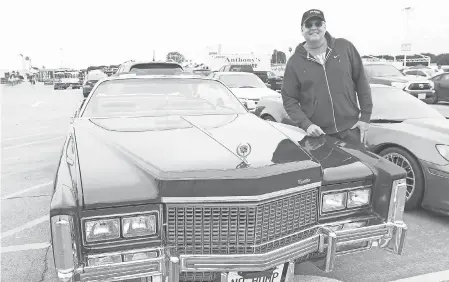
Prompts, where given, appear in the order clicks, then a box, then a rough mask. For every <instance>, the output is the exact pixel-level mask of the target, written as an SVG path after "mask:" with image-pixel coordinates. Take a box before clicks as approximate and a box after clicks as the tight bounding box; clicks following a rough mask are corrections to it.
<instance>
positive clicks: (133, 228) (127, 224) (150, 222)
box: [122, 214, 157, 238]
mask: <svg viewBox="0 0 449 282" xmlns="http://www.w3.org/2000/svg"><path fill="white" fill-rule="evenodd" d="M156 224H157V222H156V215H154V214H151V215H139V216H132V217H124V218H122V226H123V237H125V238H129V237H139V236H149V235H153V234H156V227H157V225H156Z"/></svg>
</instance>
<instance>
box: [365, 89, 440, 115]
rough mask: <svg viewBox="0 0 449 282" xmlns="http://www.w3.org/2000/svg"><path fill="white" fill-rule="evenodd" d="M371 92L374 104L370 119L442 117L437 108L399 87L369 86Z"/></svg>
mask: <svg viewBox="0 0 449 282" xmlns="http://www.w3.org/2000/svg"><path fill="white" fill-rule="evenodd" d="M371 92H372V97H373V104H374V107H373V113H372V115H371V120H375V119H386V120H400V121H401V120H406V119H419V118H443V119H444V117H443V116H442V115H441V114H440V113H439V112H438V111H437V110H435V109H434V108H432V107H431V106H429V105H427V104H426V103H424V102H422V101H420V100H419V99H417V98H416V97H413V96H412V95H410V94H408V93H406V92H404V91H402V90H400V89H395V88H390V87H371Z"/></svg>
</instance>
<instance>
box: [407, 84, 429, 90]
mask: <svg viewBox="0 0 449 282" xmlns="http://www.w3.org/2000/svg"><path fill="white" fill-rule="evenodd" d="M431 88H432V87H431V86H430V84H429V83H410V85H409V87H408V89H409V90H430V89H431Z"/></svg>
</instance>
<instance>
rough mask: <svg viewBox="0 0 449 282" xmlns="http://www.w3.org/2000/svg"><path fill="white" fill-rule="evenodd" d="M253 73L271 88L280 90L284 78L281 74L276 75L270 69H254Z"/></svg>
mask: <svg viewBox="0 0 449 282" xmlns="http://www.w3.org/2000/svg"><path fill="white" fill-rule="evenodd" d="M254 74H255V75H257V76H258V77H259V78H260V79H261V80H262V81H263V82H265V83H266V84H267V86H268V87H270V88H271V89H273V90H276V91H278V90H281V88H282V82H283V80H284V77H283V76H277V75H276V74H275V73H274V72H272V71H254Z"/></svg>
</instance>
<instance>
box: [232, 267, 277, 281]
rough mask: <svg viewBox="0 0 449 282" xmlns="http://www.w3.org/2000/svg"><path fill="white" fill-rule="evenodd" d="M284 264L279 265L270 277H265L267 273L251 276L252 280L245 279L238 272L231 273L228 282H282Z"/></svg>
mask: <svg viewBox="0 0 449 282" xmlns="http://www.w3.org/2000/svg"><path fill="white" fill-rule="evenodd" d="M283 271H284V264H281V265H278V266H277V267H276V268H275V269H274V270H273V272H272V273H270V275H269V276H265V274H266V272H260V275H259V276H258V275H257V273H254V274H253V275H251V277H250V278H246V279H245V278H244V277H242V276H241V275H239V273H238V272H229V274H228V282H281V278H282V272H283Z"/></svg>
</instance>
